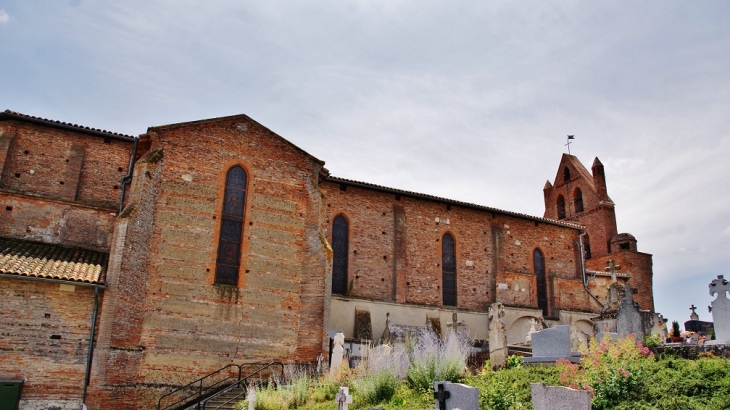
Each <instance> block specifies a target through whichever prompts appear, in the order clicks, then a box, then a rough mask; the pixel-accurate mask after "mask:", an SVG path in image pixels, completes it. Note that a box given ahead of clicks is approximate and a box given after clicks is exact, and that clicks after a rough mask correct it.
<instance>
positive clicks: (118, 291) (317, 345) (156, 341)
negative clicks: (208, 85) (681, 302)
mask: <svg viewBox="0 0 730 410" xmlns="http://www.w3.org/2000/svg"><path fill="white" fill-rule="evenodd" d="M3 118H4V117H3ZM0 119H2V118H0ZM133 146H134V143H133V142H132V141H127V140H124V139H114V138H104V137H100V136H97V135H90V134H88V133H82V132H76V131H73V130H71V129H59V128H58V127H55V128H54V127H53V126H52V125H48V126H43V125H42V124H38V123H32V122H28V121H23V120H18V119H11V120H2V121H0V236H1V237H5V238H12V239H17V240H24V241H34V242H45V243H53V244H58V245H62V246H68V247H73V248H82V249H89V250H94V251H100V252H104V253H107V252H108V253H109V258H108V266H107V278H106V284H107V288H106V289H104V290H103V298H102V302H103V303H102V304H101V310H100V312H99V318H98V323H97V334H96V338H95V340H96V342H95V349H94V356H93V365H92V368H91V379H90V385H89V386H88V395H87V400H86V404H87V405H88V406H89V409H94V410H95V409H102V408H115V409H148V408H155V407H156V406H157V401H158V400H159V398H160V396H161V395H163V394H164V393H166V392H168V391H169V390H170V388H171V386H181V385H184V384H186V383H188V382H191V381H193V380H195V379H197V378H199V377H201V376H204V375H206V374H208V373H210V372H212V371H214V370H217V369H219V368H221V367H223V366H225V365H228V364H231V363H235V364H241V363H249V364H255V363H264V362H270V361H273V360H282V361H289V360H294V361H300V362H313V361H315V360H316V359H317V356H318V355H320V354H323V355H324V356H325V357H326V356H327V353H328V341H329V340H328V339H329V337H328V331H329V330H330V303H331V302H330V301H331V298H330V296H331V288H332V277H331V275H332V249H331V248H330V245H329V244H330V243H331V242H332V237H331V234H332V225H331V223H332V221H333V219H334V218H335V217H336V216H337V215H343V216H344V217H345V218H346V219H347V221H348V223H349V250H348V252H349V254H348V263H349V266H348V272H347V274H348V284H349V286H348V292H347V295H345V296H344V297H343V298H341V299H348V300H349V299H351V300H360V301H363V300H364V301H378V302H396V303H400V304H408V305H411V306H413V307H428V308H442V307H443V289H442V287H443V284H442V269H443V267H442V265H443V260H442V254H441V252H442V240H443V237H444V235H445V234H447V233H448V234H450V235H452V236H453V238H454V240H455V259H456V281H457V285H456V306H455V307H446V308H447V309H454V310H458V311H464V312H479V313H481V314H483V313H484V312H486V311H487V309H488V307H489V305H490V304H491V303H493V302H501V303H503V304H504V305H506V306H508V307H512V308H516V309H518V310H519V309H522V310H524V311H528V312H539V310H538V301H537V284H536V275H535V272H534V261H533V252H534V251H535V250H536V249H539V250H540V252H542V254H543V255H544V260H545V274H546V290H547V297H548V298H547V304H548V307H547V312H548V316H549V317H551V318H553V319H555V320H557V319H556V318H558V317H568V316H570V315H571V314H572V313H571V312H578V313H576V314H579V315H583V316H585V314H586V313H597V312H599V311H600V310H601V307H600V306H599V304H598V303H596V302H595V301H594V300H593V298H592V297H591V296H590V295H589V294H588V293H587V292H586V290H585V289H584V285H583V281H582V277H583V275H582V270H581V269H582V266H581V254H580V252H581V247H580V242H579V241H580V235H581V233H582V229H581V228H580V227H578V226H577V225H576V226H573V225H569V224H561V223H555V222H554V221H546V220H542V219H540V218H532V217H521V216H518V215H513V214H510V213H509V212H506V211H502V212H499V211H498V210H488V209H483V208H478V207H473V206H469V205H463V206H462V205H455V204H453V203H452V204H449V203H445V202H444V201H440V200H439V199H438V198H426V197H424V196H420V195H417V194H416V195H395V194H393V193H389V192H384V191H383V190H378V189H371V188H367V187H364V186H362V185H357V184H347V183H340V182H335V180H334V179H332V178H328V172H327V171H326V170H325V169H324V168H323V165H324V164H323V163H322V162H321V161H319V160H318V159H316V158H314V157H312V156H311V155H309V154H307V153H306V152H304V151H302V150H301V149H299V148H297V147H295V146H294V145H292V144H291V143H289V142H287V141H286V140H284V139H283V138H281V137H279V136H278V135H276V134H274V133H273V132H271V131H270V130H268V129H266V128H265V127H263V126H262V125H260V124H258V123H257V122H255V121H254V120H252V119H251V118H249V117H247V116H245V115H238V116H232V117H224V118H217V119H211V120H203V121H196V122H191V123H183V124H175V125H170V126H162V127H153V128H150V129H148V131H147V133H146V134H144V135H142V136H140V139H139V145H138V146H139V151H138V152H137V156H136V158H135V159H136V162H135V164H134V175H133V178H132V180H131V183H130V184H129V185H128V187H127V190H126V198H124V210H123V212H122V213H121V215H117V211H118V207H119V200H120V196H121V184H120V181H121V178H122V177H123V176H124V175H126V173H127V172H128V164H129V160H130V156H131V155H132V151H133ZM233 166H241V167H242V168H243V169H244V170H245V171H246V174H247V186H246V196H245V211H244V217H243V221H242V227H243V234H242V243H241V249H240V251H241V258H240V269H239V278H238V283H237V284H236V285H235V286H230V285H221V284H216V283H214V282H215V272H216V260H217V257H218V241H219V235H220V229H221V228H220V222H221V220H222V207H223V192H224V189H225V188H224V184H225V179H226V173H227V171H228V170H229V169H230V168H231V167H233ZM566 167H568V168H569V170H570V173H571V178H570V179H569V180H568V181H567V182H566V181H565V180H564V178H563V172H564V168H566ZM592 171H593V172H592V173H591V172H589V171H587V170H586V169H585V168H584V167H583V165H581V164H580V162H579V161H578V160H577V158H575V157H572V156H565V155H564V156H563V158H562V160H561V164H560V166H559V171H558V174H557V176H556V178H555V180H554V182H553V183H548V184H546V187H545V189H544V194H545V204H546V210H545V217H546V218H548V219H557V218H558V215H557V202H556V200H557V196H558V195H563V196H564V198H565V203H566V214H567V215H566V219H565V221H564V222H570V223H575V224H580V225H584V226H585V227H586V229H587V231H588V237H589V238H590V243H591V251H592V258H591V259H588V260H587V261H586V267H587V268H588V269H593V270H602V269H603V267H605V265H606V261H607V260H609V259H614V260H616V262H617V263H618V264H621V265H622V269H621V272H622V273H625V274H626V275H628V276H629V277H630V283H631V284H632V286H633V287H635V288H638V289H639V291H638V294H637V295H635V300H636V301H637V302H638V303H639V304H640V306H641V307H642V308H644V309H653V296H652V293H651V288H652V266H651V265H652V261H651V255H648V254H644V253H640V252H638V251H636V241H635V239H634V238H633V237H631V236H621V235H618V236H617V232H618V231H617V229H616V218H615V213H614V208H613V207H614V204H613V202H612V201H611V200H610V198H609V197H608V194H607V190H606V187H605V176H604V175H603V167H602V165H601V164H600V161H598V160H596V162H595V163H594V166H593V167H592ZM61 182H63V184H61ZM576 188H579V189H580V190H581V192H582V195H583V204H584V210H583V211H582V212H579V211H577V210H576V208H575V203H574V201H573V196H572V195H574V193H575V189H576ZM447 202H448V201H447ZM612 239H613V248H611V247H610V246H609V245H610V243H611V241H612ZM626 241H628V242H629V245H630V248H629V249H623V248H621V246H622V244H624V242H626ZM0 281H1V282H2V284H3V290H2V291H0V292H1V293H0V296H2V299H0V300H2V301H3V302H2V304H0V313H2V316H1V317H0V336H2V339H1V340H0V353H2V355H0V377H3V378H5V377H7V378H21V377H25V378H26V379H27V382H26V385H25V388H24V390H23V396H24V397H23V400H24V401H23V403H24V404H23V406H25V407H26V408H48V407H51V406H55V407H57V408H70V407H73V406H74V405H76V404H78V403H79V402H80V400H81V394H82V393H81V392H82V390H83V378H84V372H85V363H86V349H87V348H88V337H89V336H88V332H89V330H90V329H89V326H90V316H91V311H92V309H93V289H89V288H81V287H78V286H77V287H76V288H75V292H73V293H71V292H67V291H63V290H61V286H60V285H59V284H57V283H38V282H31V281H28V280H20V279H8V278H0ZM607 281H608V279H607V278H606V277H604V276H600V277H597V278H595V279H594V280H592V281H590V282H589V283H588V284H587V285H586V286H587V287H588V289H589V290H591V291H592V292H593V293H594V294H595V295H596V296H597V297H598V298H599V300H600V299H602V298H605V288H606V287H607ZM531 314H537V313H531ZM46 315H49V316H46ZM523 319H524V320H526V319H525V318H521V319H520V320H523ZM352 320H353V321H354V317H353V318H352ZM50 335H59V336H60V337H61V338H60V339H57V338H54V339H50ZM53 400H56V401H55V402H54V401H53ZM44 406H45V407H44ZM76 407H78V406H76Z"/></svg>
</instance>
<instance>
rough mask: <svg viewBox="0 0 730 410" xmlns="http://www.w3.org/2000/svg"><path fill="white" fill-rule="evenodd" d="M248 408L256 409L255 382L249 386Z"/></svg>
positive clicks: (250, 409)
mask: <svg viewBox="0 0 730 410" xmlns="http://www.w3.org/2000/svg"><path fill="white" fill-rule="evenodd" d="M247 399H248V410H256V387H255V386H254V384H253V382H251V383H250V384H249V386H248V397H247Z"/></svg>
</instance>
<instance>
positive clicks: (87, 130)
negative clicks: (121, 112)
mask: <svg viewBox="0 0 730 410" xmlns="http://www.w3.org/2000/svg"><path fill="white" fill-rule="evenodd" d="M2 120H18V121H25V122H30V123H33V124H40V125H45V126H49V127H54V128H61V129H66V130H71V131H76V132H81V133H84V134H90V135H96V136H99V137H104V138H113V139H117V140H122V141H134V140H135V139H136V138H135V137H133V136H131V135H124V134H120V133H118V132H112V131H107V130H100V129H98V128H91V127H86V126H83V125H78V124H71V123H69V122H62V121H54V120H49V119H47V118H41V117H34V116H32V115H27V114H21V113H19V112H15V111H11V110H5V111H3V112H0V121H2Z"/></svg>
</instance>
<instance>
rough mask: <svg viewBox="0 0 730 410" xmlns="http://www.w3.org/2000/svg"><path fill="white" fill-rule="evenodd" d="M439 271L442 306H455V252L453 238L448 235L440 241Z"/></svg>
mask: <svg viewBox="0 0 730 410" xmlns="http://www.w3.org/2000/svg"><path fill="white" fill-rule="evenodd" d="M441 269H442V270H441V287H442V288H443V293H444V305H446V306H456V251H455V249H454V237H453V236H451V234H448V233H447V234H444V237H443V238H442V239H441Z"/></svg>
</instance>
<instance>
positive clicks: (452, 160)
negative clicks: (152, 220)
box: [0, 0, 730, 322]
mask: <svg viewBox="0 0 730 410" xmlns="http://www.w3.org/2000/svg"><path fill="white" fill-rule="evenodd" d="M728 21H730V2H727V1H703V2H694V1H685V2H676V1H665V0H662V1H648V2H647V1H635V2H630V3H625V2H608V1H560V2H551V1H519V2H516V1H483V0H482V1H464V0H455V1H450V2H445V1H440V2H434V1H424V0H418V1H416V0H413V1H410V0H372V1H366V0H359V1H345V0H340V1H323V0H309V1H306V2H303V1H301V2H296V1H275V0H274V1H272V0H269V1H259V2H247V1H232V0H231V1H208V2H200V1H186V0H174V1H173V0H168V1H150V0H146V1H138V0H129V1H123V2H108V1H86V0H72V1H53V2H50V1H40V0H22V1H20V0H17V1H13V0H10V1H8V0H5V1H0V56H2V57H1V58H0V109H3V110H4V109H11V110H15V111H19V112H22V113H25V114H30V115H36V116H41V117H46V118H52V119H57V120H62V121H67V122H72V123H78V124H83V125H87V126H92V127H97V128H104V129H107V130H112V131H116V132H122V133H126V134H132V135H137V134H140V133H142V132H144V131H145V130H146V128H147V127H148V126H154V125H163V124H169V123H175V122H181V121H190V120H197V119H203V118H211V117H219V116H225V115H231V114H238V113H245V114H248V115H249V116H251V117H253V118H254V119H256V120H257V121H259V122H261V123H262V124H264V125H265V126H267V127H269V128H270V129H272V130H273V131H275V132H277V133H278V134H280V135H282V136H284V137H285V138H287V139H289V140H290V141H292V142H294V143H295V144H297V145H298V146H300V147H302V148H304V149H305V150H307V151H308V152H310V153H311V154H313V155H315V156H316V157H318V158H320V159H323V160H325V161H326V163H327V164H326V166H327V168H328V169H329V170H330V171H331V173H332V174H333V175H336V176H340V177H345V178H352V179H357V180H364V181H368V182H372V183H377V184H382V185H386V186H392V187H397V188H402V189H408V190H414V191H418V192H424V193H429V194H434V195H440V196H445V197H449V198H453V199H458V200H463V201H468V202H474V203H478V204H482V205H488V206H493V207H497V208H502V209H507V210H512V211H517V212H524V213H527V214H532V215H538V216H541V215H542V213H543V210H544V205H543V199H542V187H543V185H544V183H545V181H546V180H547V179H550V180H552V179H553V178H554V177H555V174H556V171H557V166H558V163H559V161H560V156H561V154H562V153H563V152H565V147H564V144H565V139H566V137H565V136H566V134H575V135H576V139H575V143H574V144H573V145H572V146H571V151H572V153H573V154H574V155H577V156H578V158H579V159H580V160H581V161H582V162H583V163H584V164H585V165H586V166H587V167H590V165H591V163H592V161H593V158H594V157H596V156H598V157H599V158H600V159H601V161H603V163H604V164H605V165H606V177H607V180H608V189H609V195H610V196H611V197H612V199H613V200H614V201H615V202H616V204H617V205H616V212H617V217H618V225H619V232H630V233H632V234H634V235H635V236H636V237H637V239H638V240H639V243H638V246H639V250H640V251H643V252H647V253H651V254H653V255H654V284H655V287H654V296H655V300H656V309H657V311H659V312H661V313H663V314H664V315H665V316H666V317H668V318H670V319H677V320H679V321H680V322H683V321H685V320H687V319H688V318H689V313H690V312H689V310H688V308H689V306H690V305H691V304H695V305H697V306H700V309H699V311H698V313H699V314H700V318H701V319H703V320H711V319H712V318H711V315H710V314H708V313H707V309H706V306H707V305H708V304H709V303H710V301H711V300H712V298H711V297H710V295H709V294H708V291H707V289H708V288H707V286H708V284H709V283H710V281H711V280H712V279H713V278H714V277H715V276H716V275H718V274H725V275H728V276H730V269H729V267H730V182H729V181H728V177H730V160H728V158H730V120H729V115H728V114H729V113H730V24H728Z"/></svg>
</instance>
